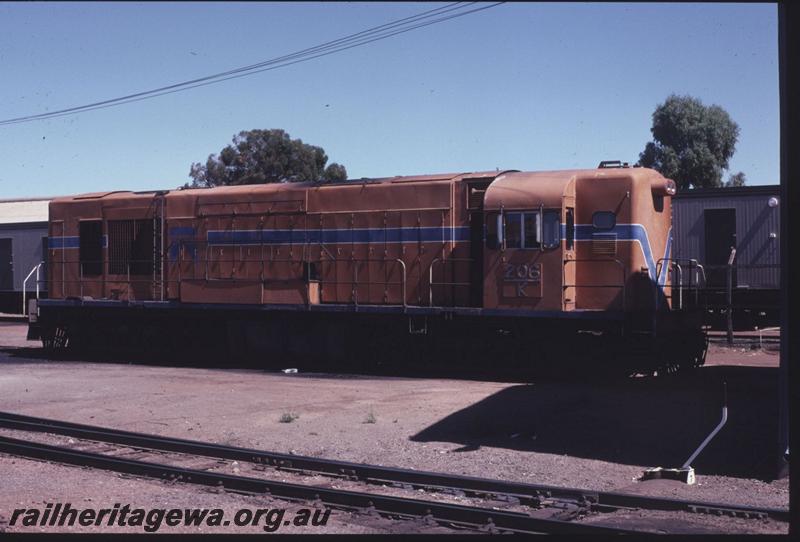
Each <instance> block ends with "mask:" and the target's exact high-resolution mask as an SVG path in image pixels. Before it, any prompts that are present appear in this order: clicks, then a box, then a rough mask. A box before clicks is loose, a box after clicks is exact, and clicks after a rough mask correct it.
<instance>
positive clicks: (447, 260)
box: [428, 258, 474, 307]
mask: <svg viewBox="0 0 800 542" xmlns="http://www.w3.org/2000/svg"><path fill="white" fill-rule="evenodd" d="M473 261H474V259H473V258H434V259H433V260H431V265H430V267H428V306H430V307H433V287H434V286H461V287H468V286H472V283H469V282H433V266H434V265H435V264H436V263H437V262H440V263H450V262H470V263H471V262H473Z"/></svg>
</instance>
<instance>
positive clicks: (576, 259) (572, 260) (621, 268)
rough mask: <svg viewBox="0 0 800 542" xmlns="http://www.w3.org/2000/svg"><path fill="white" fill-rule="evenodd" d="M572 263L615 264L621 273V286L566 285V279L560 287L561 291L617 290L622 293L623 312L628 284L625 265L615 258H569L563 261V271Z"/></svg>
mask: <svg viewBox="0 0 800 542" xmlns="http://www.w3.org/2000/svg"><path fill="white" fill-rule="evenodd" d="M572 262H576V263H577V262H593V263H597V262H613V263H615V264H617V265H618V266H619V268H620V270H621V271H622V283H621V284H567V281H566V279H564V281H563V283H564V285H563V286H562V290H566V289H567V288H575V289H578V288H618V289H620V290H621V292H622V310H623V311H624V310H625V308H626V307H627V294H626V291H625V287H626V284H627V282H628V277H627V273H626V269H625V264H624V263H623V262H622V261H621V260H618V259H617V258H571V259H569V260H564V269H565V270H566V267H567V264H568V263H572Z"/></svg>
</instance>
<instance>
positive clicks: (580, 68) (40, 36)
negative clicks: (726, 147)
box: [0, 2, 779, 198]
mask: <svg viewBox="0 0 800 542" xmlns="http://www.w3.org/2000/svg"><path fill="white" fill-rule="evenodd" d="M439 5H444V4H431V3H325V4H322V3H312V2H307V3H249V2H248V3H188V2H187V3H146V4H144V3H143V4H139V3H94V2H92V3H52V4H50V3H0V119H7V118H13V117H18V116H22V115H28V114H36V113H41V112H45V111H52V110H57V109H62V108H66V107H71V106H75V105H82V104H85V103H89V102H93V101H97V100H101V99H106V98H113V97H117V96H120V95H125V94H129V93H131V92H136V91H141V90H148V89H151V88H154V87H159V86H162V85H166V84H170V83H173V82H177V81H183V80H186V79H191V78H194V77H200V76H203V75H208V74H212V73H216V72H220V71H224V70H227V69H230V68H234V67H238V66H243V65H247V64H251V63H255V62H259V61H262V60H266V59H270V58H273V57H276V56H279V55H283V54H286V53H291V52H294V51H297V50H300V49H304V48H306V47H310V46H313V45H317V44H319V43H323V42H326V41H328V40H331V39H336V38H339V37H342V36H345V35H348V34H351V33H354V32H358V31H360V30H364V29H366V28H369V27H372V26H376V25H379V24H383V23H385V22H389V21H391V20H394V19H398V18H402V17H407V16H410V15H414V14H416V13H419V12H422V11H425V10H428V9H432V8H434V7H437V6H439ZM670 93H677V94H690V95H693V96H696V97H698V98H700V99H701V100H702V101H703V102H704V103H706V104H717V105H720V106H722V107H723V108H725V109H726V110H727V111H728V112H729V113H730V115H731V116H732V118H733V119H734V120H735V121H736V122H737V123H738V124H739V126H740V129H741V134H740V137H739V142H738V144H737V151H736V154H735V155H734V157H733V159H732V161H731V171H730V172H736V171H740V170H741V171H744V172H745V173H746V174H747V178H748V183H749V184H752V185H755V184H777V183H778V181H779V177H778V175H779V161H778V158H779V157H778V152H779V103H778V49H777V7H776V6H775V5H771V4H718V3H714V4H691V3H689V4H687V3H678V4H654V3H640V4H584V3H575V4H564V3H508V4H503V5H501V6H498V7H495V8H492V9H488V10H485V11H481V12H479V13H476V14H472V15H467V16H465V17H461V18H458V19H454V20H451V21H447V22H444V23H441V24H437V25H433V26H429V27H426V28H421V29H418V30H415V31H412V32H408V33H405V34H402V35H399V36H395V37H392V38H389V39H386V40H383V41H379V42H376V43H372V44H369V45H366V46H364V47H360V48H355V49H351V50H348V51H345V52H342V53H338V54H334V55H330V56H327V57H323V58H320V59H316V60H312V61H309V62H305V63H301V64H297V65H294V66H290V67H287V68H283V69H280V70H275V71H270V72H265V73H261V74H256V75H253V76H250V77H245V78H241V79H236V80H232V81H226V82H222V83H219V84H216V85H211V86H207V87H203V88H199V89H193V90H189V91H186V92H181V93H176V94H171V95H167V96H163V97H159V98H156V99H153V100H146V101H142V102H138V103H133V104H128V105H123V106H120V107H116V108H109V109H104V110H99V111H92V112H87V113H83V114H80V115H73V116H66V117H61V118H56V119H50V120H44V121H37V122H32V123H27V124H15V125H6V126H0V148H2V151H3V152H2V156H3V161H2V166H0V198H9V197H28V196H50V195H61V194H71V193H79V192H90V191H98V190H122V189H131V190H145V189H152V188H173V187H177V186H179V185H181V184H183V183H184V182H186V181H187V180H189V177H188V172H189V167H190V165H191V163H192V162H196V161H205V159H206V157H207V156H208V155H209V154H211V153H217V152H219V151H220V150H221V149H222V147H224V146H225V145H226V144H228V143H230V140H231V138H232V136H233V135H234V134H235V133H237V132H239V131H241V130H247V129H253V128H283V129H285V130H286V131H288V132H289V134H290V135H291V136H292V137H295V138H301V139H302V140H303V141H305V142H307V143H311V144H314V145H319V146H322V147H323V148H325V150H326V151H327V153H328V156H329V157H330V161H336V162H339V163H342V164H344V165H345V166H346V167H347V170H348V174H349V176H350V177H351V178H359V177H381V176H390V175H406V174H418V173H437V172H451V171H477V170H487V169H494V168H500V169H520V170H540V169H565V168H575V167H595V166H596V165H597V164H598V163H599V162H600V160H606V159H620V160H624V161H630V162H635V161H636V160H637V158H638V154H639V152H640V151H641V150H642V149H643V148H644V145H645V143H646V142H647V141H649V140H650V137H651V134H650V124H651V115H652V112H653V110H654V108H655V107H656V105H657V104H659V103H661V102H663V101H664V99H665V98H666V97H667V96H668V95H669V94H670Z"/></svg>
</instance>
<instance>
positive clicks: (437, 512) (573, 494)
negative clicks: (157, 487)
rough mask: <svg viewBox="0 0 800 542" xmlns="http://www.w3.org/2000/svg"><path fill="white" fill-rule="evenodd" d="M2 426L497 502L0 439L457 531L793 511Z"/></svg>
mask: <svg viewBox="0 0 800 542" xmlns="http://www.w3.org/2000/svg"><path fill="white" fill-rule="evenodd" d="M0 427H2V428H6V429H12V430H18V431H27V432H37V433H48V434H56V435H62V436H69V437H75V438H78V439H82V440H87V441H94V442H99V443H106V444H114V445H119V446H125V447H130V448H134V449H141V450H151V451H155V452H159V453H178V454H185V455H189V456H195V457H197V456H201V457H207V458H214V459H218V460H233V461H239V462H245V463H251V464H254V465H256V466H258V467H260V468H262V469H264V468H274V469H278V470H280V471H289V472H294V473H301V474H310V475H324V476H328V477H335V478H338V479H344V480H349V481H356V482H359V483H365V484H380V485H381V486H388V487H398V488H403V489H423V490H425V491H433V492H442V493H444V494H449V495H454V494H455V495H462V496H467V497H470V498H476V499H485V500H490V501H492V503H493V505H492V506H490V507H477V506H463V505H460V504H447V503H441V502H436V501H430V500H420V499H416V498H414V499H411V498H405V497H397V496H388V495H382V494H379V493H364V492H359V491H349V490H342V489H330V488H324V487H319V486H311V485H307V484H294V483H288V482H282V481H280V482H279V481H273V480H264V479H262V478H254V477H245V476H233V475H230V474H224V473H218V472H209V471H208V470H198V469H195V468H184V467H179V466H171V465H165V464H161V463H153V462H147V461H141V460H133V459H126V458H123V457H115V456H113V455H107V454H104V453H97V452H95V451H86V450H76V449H70V448H65V447H61V446H53V445H48V444H43V443H39V442H34V441H30V440H21V439H16V438H9V437H0V452H4V453H9V454H13V455H19V456H25V457H31V458H37V459H43V460H50V461H58V462H62V463H69V464H73V465H80V466H89V467H94V468H100V469H105V470H112V471H117V472H123V473H128V474H134V475H139V476H146V477H154V478H159V479H166V480H173V481H182V482H187V483H194V484H201V485H206V486H214V487H222V488H224V489H226V490H231V491H238V492H245V493H254V494H269V495H271V496H273V497H276V498H284V499H288V500H300V501H306V502H308V501H310V502H316V503H320V504H322V505H325V506H330V507H336V508H342V509H347V510H355V511H362V512H366V513H370V514H378V515H381V516H385V517H399V518H413V519H421V520H424V521H425V522H427V523H436V524H440V525H445V526H451V527H454V528H467V529H478V530H483V531H497V532H521V533H593V534H601V533H623V532H634V531H628V530H625V529H619V528H610V527H604V526H598V525H591V524H585V523H580V522H577V523H576V522H574V521H570V520H572V519H575V518H577V517H580V516H582V515H586V514H596V513H601V512H612V511H615V510H624V509H638V510H659V511H684V512H694V513H709V514H714V515H727V516H734V517H743V518H760V519H764V518H772V519H774V520H778V521H784V522H787V521H788V519H789V511H788V510H784V509H772V508H754V507H746V506H732V505H725V504H717V503H706V502H694V501H684V500H678V499H663V498H654V497H645V496H640V495H631V494H626V493H614V492H596V491H587V490H582V489H574V488H562V487H555V486H545V485H538V484H524V483H516V482H507V481H502V480H491V479H485V478H476V477H469V476H459V475H451V474H443V473H434V472H425V471H416V470H410V469H400V468H392V467H381V466H375V465H365V464H359V463H351V462H345V461H335V460H328V459H318V458H313V457H304V456H297V455H289V454H280V453H274V452H268V451H263V450H254V449H247V448H239V447H233V446H225V445H219V444H212V443H204V442H198V441H191V440H185V439H177V438H170V437H161V436H154V435H147V434H142V433H135V432H129V431H120V430H114V429H108V428H103V427H95V426H90V425H83V424H76V423H69V422H61V421H56V420H49V419H44V418H36V417H31V416H23V415H19V414H11V413H3V412H0ZM498 501H501V502H504V503H509V504H511V505H521V506H525V507H527V508H526V511H523V512H519V511H508V510H497V509H496V505H497V503H498Z"/></svg>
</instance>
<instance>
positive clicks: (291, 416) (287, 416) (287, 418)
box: [278, 412, 300, 423]
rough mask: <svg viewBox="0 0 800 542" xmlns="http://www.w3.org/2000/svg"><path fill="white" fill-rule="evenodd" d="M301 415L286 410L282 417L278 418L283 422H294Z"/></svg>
mask: <svg viewBox="0 0 800 542" xmlns="http://www.w3.org/2000/svg"><path fill="white" fill-rule="evenodd" d="M299 417H300V415H299V414H295V413H294V412H284V413H283V414H281V417H280V418H279V419H278V421H279V422H281V423H292V422H293V421H295V420H296V419H297V418H299Z"/></svg>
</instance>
